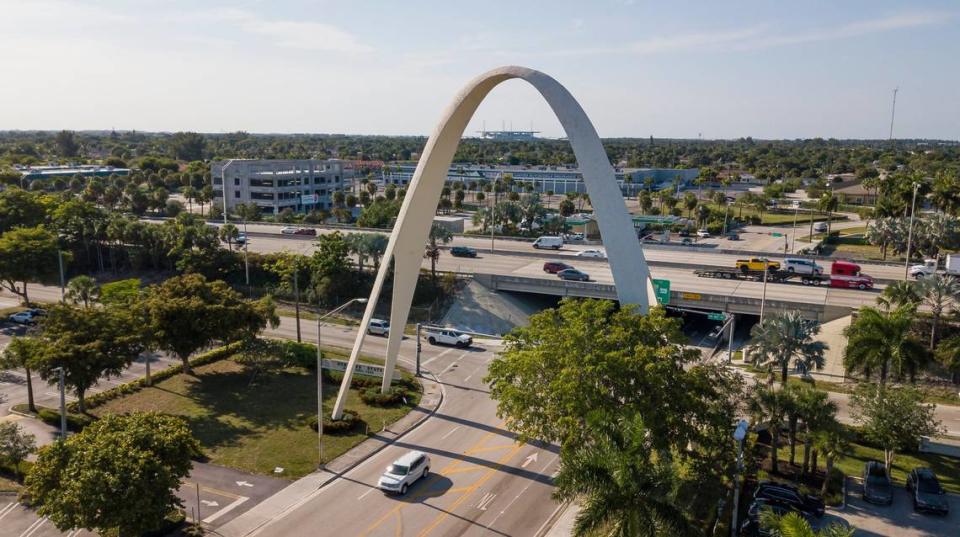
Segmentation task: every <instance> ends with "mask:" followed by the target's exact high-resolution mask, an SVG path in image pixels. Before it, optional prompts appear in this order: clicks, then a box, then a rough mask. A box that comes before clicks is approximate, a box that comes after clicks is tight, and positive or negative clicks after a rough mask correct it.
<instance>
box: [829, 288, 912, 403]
mask: <svg viewBox="0 0 960 537" xmlns="http://www.w3.org/2000/svg"><path fill="white" fill-rule="evenodd" d="M916 312H917V308H916V306H909V305H907V306H901V307H899V308H897V309H895V310H893V311H889V312H885V311H880V310H878V309H876V308H870V307H863V308H861V309H860V312H859V314H858V315H857V318H856V320H854V321H853V322H852V323H851V324H850V326H848V327H847V328H846V330H844V334H845V335H846V336H847V348H846V349H845V350H844V352H843V366H844V367H845V368H846V369H847V371H854V370H859V371H862V372H863V375H864V376H865V377H867V378H870V374H871V373H872V372H873V371H876V370H879V372H880V384H881V385H882V384H886V382H887V373H888V372H889V370H890V367H891V365H892V366H893V368H894V371H895V372H896V374H897V378H898V379H900V378H902V377H903V370H904V369H906V370H907V371H908V372H909V373H910V378H911V381H912V380H913V378H914V375H915V374H916V371H917V369H918V368H920V367H921V366H923V365H925V364H926V363H927V362H928V361H929V359H930V353H929V351H928V350H927V348H926V346H924V344H923V343H922V342H921V341H920V340H919V339H917V337H916V336H914V335H913V333H912V328H913V319H914V316H915V315H916Z"/></svg>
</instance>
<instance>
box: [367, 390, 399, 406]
mask: <svg viewBox="0 0 960 537" xmlns="http://www.w3.org/2000/svg"><path fill="white" fill-rule="evenodd" d="M406 395H407V390H405V389H403V388H401V387H399V386H395V387H393V388H390V390H389V391H387V393H380V388H379V387H377V388H367V389H365V390H361V391H360V400H361V401H363V402H364V403H366V404H368V405H373V406H396V405H399V404H401V403H403V400H404V397H406Z"/></svg>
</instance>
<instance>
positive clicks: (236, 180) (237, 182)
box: [233, 177, 240, 186]
mask: <svg viewBox="0 0 960 537" xmlns="http://www.w3.org/2000/svg"><path fill="white" fill-rule="evenodd" d="M233 186H240V178H239V177H234V178H233Z"/></svg>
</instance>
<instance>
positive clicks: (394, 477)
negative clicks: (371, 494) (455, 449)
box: [377, 451, 430, 495]
mask: <svg viewBox="0 0 960 537" xmlns="http://www.w3.org/2000/svg"><path fill="white" fill-rule="evenodd" d="M429 473H430V457H429V456H427V454H426V453H423V452H422V451H411V452H409V453H407V454H405V455H403V456H402V457H400V458H399V459H397V460H395V461H393V464H391V465H390V466H387V469H386V471H384V473H383V475H382V476H380V480H379V481H377V487H378V488H379V489H380V490H382V491H385V492H393V493H397V494H400V495H403V494H406V493H407V489H409V488H410V487H411V486H413V484H414V483H416V482H417V480H419V479H420V478H423V477H427V474H429Z"/></svg>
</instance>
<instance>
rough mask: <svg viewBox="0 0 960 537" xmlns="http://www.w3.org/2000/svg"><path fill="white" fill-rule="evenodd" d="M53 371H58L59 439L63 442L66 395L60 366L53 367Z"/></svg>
mask: <svg viewBox="0 0 960 537" xmlns="http://www.w3.org/2000/svg"><path fill="white" fill-rule="evenodd" d="M54 371H56V372H58V373H60V382H59V384H60V441H61V442H63V441H64V440H66V439H67V395H66V391H65V390H66V382H65V379H64V371H63V368H62V367H58V368H56V369H54Z"/></svg>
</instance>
